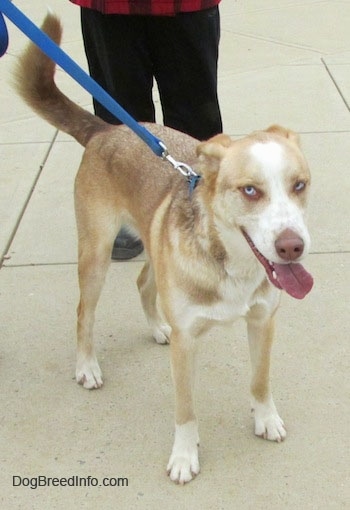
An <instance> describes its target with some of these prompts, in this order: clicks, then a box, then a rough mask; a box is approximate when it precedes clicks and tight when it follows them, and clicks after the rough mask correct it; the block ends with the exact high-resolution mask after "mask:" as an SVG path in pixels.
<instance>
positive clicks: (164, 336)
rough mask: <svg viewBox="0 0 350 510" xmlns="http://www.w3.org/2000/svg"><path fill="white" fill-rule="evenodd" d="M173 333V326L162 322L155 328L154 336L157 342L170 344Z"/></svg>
mask: <svg viewBox="0 0 350 510" xmlns="http://www.w3.org/2000/svg"><path fill="white" fill-rule="evenodd" d="M170 334H171V327H170V326H169V325H168V324H160V325H159V326H154V328H153V338H154V339H155V341H156V342H157V344H168V343H169V338H170Z"/></svg>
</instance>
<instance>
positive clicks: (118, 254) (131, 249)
mask: <svg viewBox="0 0 350 510" xmlns="http://www.w3.org/2000/svg"><path fill="white" fill-rule="evenodd" d="M142 252H143V244H142V241H141V240H140V239H137V238H135V237H133V236H132V235H131V234H129V233H128V232H127V231H126V230H125V229H123V228H122V229H121V230H120V232H119V234H118V235H117V237H116V239H115V241H114V245H113V249H112V259H113V260H128V259H133V258H134V257H137V255H140V253H142Z"/></svg>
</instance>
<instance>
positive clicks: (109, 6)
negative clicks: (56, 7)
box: [70, 0, 220, 16]
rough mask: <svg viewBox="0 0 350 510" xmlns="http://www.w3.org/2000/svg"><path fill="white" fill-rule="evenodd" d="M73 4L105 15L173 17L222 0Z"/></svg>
mask: <svg viewBox="0 0 350 510" xmlns="http://www.w3.org/2000/svg"><path fill="white" fill-rule="evenodd" d="M70 1H71V2H73V4H77V5H80V6H81V7H87V8H89V9H95V10H96V11H100V12H103V13H104V14H151V15H154V16H173V15H175V14H177V13H178V12H195V11H202V10H204V9H209V8H210V7H214V6H215V5H218V4H219V3H220V0H70Z"/></svg>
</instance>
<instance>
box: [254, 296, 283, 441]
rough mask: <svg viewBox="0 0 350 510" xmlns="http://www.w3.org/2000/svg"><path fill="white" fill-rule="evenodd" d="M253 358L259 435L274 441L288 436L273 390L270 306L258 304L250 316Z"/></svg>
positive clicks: (255, 411)
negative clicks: (271, 381) (271, 377)
mask: <svg viewBox="0 0 350 510" xmlns="http://www.w3.org/2000/svg"><path fill="white" fill-rule="evenodd" d="M246 320H247V326H248V339H249V348H250V358H251V364H252V380H251V394H252V408H253V410H254V419H255V434H256V435H257V436H260V437H263V438H264V439H269V440H271V441H277V442H280V441H283V439H284V438H285V437H286V430H285V428H284V423H283V421H282V419H281V418H280V417H279V415H278V412H277V409H276V406H275V404H274V401H273V398H272V393H271V389H270V354H271V347H272V342H273V335H274V321H273V317H271V316H270V315H269V314H268V312H267V310H266V308H264V307H262V306H259V305H256V306H255V307H253V308H252V309H251V311H250V312H249V314H248V316H247V317H246Z"/></svg>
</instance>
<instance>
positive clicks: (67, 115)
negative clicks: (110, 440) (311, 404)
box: [16, 15, 308, 483]
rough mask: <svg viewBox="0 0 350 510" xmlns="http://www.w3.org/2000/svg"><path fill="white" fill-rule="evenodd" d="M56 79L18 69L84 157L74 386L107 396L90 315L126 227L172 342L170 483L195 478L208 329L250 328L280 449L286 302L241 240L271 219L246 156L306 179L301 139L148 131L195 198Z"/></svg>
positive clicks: (22, 85)
mask: <svg viewBox="0 0 350 510" xmlns="http://www.w3.org/2000/svg"><path fill="white" fill-rule="evenodd" d="M44 30H45V31H46V32H47V33H48V34H49V35H50V36H51V37H53V38H54V39H55V40H56V41H57V42H59V41H60V38H61V28H60V24H59V21H58V20H57V19H56V18H55V17H53V16H52V15H49V16H48V17H47V18H46V20H45V22H44ZM54 67H55V66H54V64H53V63H52V62H51V61H50V60H49V59H48V58H47V57H45V56H44V55H43V54H42V53H41V52H40V50H38V49H37V48H36V47H35V46H33V45H30V46H29V47H28V49H27V50H26V52H25V53H24V54H23V55H22V56H21V57H20V60H19V64H18V67H17V71H16V81H17V90H18V92H19V94H20V95H21V96H22V97H23V98H24V100H25V101H26V102H27V103H28V105H29V106H30V107H31V108H33V109H34V110H35V111H36V112H37V113H38V114H39V115H41V116H42V117H44V118H45V119H46V120H48V122H50V123H52V124H53V125H54V126H56V127H57V128H59V129H61V130H63V131H65V132H66V133H69V134H70V135H72V136H73V137H75V138H76V139H77V141H78V142H79V143H81V144H82V145H84V146H85V147H86V149H85V153H84V156H83V159H82V162H81V165H80V168H79V172H78V174H77V177H76V183H75V209H76V219H77V227H78V242H79V285H80V303H79V306H78V348H77V351H78V361H77V380H78V382H79V383H81V384H83V385H84V386H85V387H86V388H98V387H100V386H101V385H102V377H101V371H100V368H99V366H98V363H97V360H96V357H95V354H94V347H93V332H92V330H93V321H94V312H95V308H96V305H97V302H98V299H99V296H100V292H101V289H102V286H103V282H104V279H105V275H106V272H107V269H108V266H109V263H110V255H111V249H112V245H113V241H114V239H115V236H116V234H117V232H118V230H119V228H120V226H121V225H122V224H124V223H127V224H129V225H131V227H132V228H133V229H135V230H137V232H138V233H139V235H140V236H141V238H142V240H143V243H144V246H145V250H146V254H147V257H148V260H147V262H146V264H145V266H144V269H143V270H142V272H141V275H140V277H139V279H138V287H139V291H140V294H141V300H142V304H143V308H144V310H145V313H146V316H147V318H148V320H149V322H150V325H151V327H152V328H153V334H154V337H155V338H156V340H157V341H158V342H160V343H165V342H168V341H169V339H170V343H171V363H172V373H173V379H174V385H175V396H176V413H175V414H176V424H177V425H176V426H177V433H176V434H177V435H176V439H175V443H174V449H173V454H172V456H171V459H170V462H169V465H168V470H169V472H170V476H171V478H172V479H173V480H174V481H178V482H180V483H184V482H186V481H189V480H190V479H191V478H192V476H193V475H195V474H197V472H198V471H199V465H198V462H197V461H196V458H197V457H196V456H198V453H197V451H196V448H197V446H196V444H197V439H198V438H197V435H196V433H193V430H196V429H195V427H196V425H195V422H196V418H195V414H194V404H193V385H194V358H195V350H196V341H195V338H196V336H198V335H199V334H200V333H201V332H203V331H205V330H206V329H207V328H208V327H209V326H210V325H211V324H214V323H217V322H231V321H232V320H234V319H235V318H237V317H239V316H245V318H246V321H247V324H248V336H249V343H250V350H251V359H252V370H253V374H252V397H253V399H254V401H255V405H256V407H257V409H258V408H259V406H260V405H263V406H265V407H264V410H266V409H268V410H269V412H270V415H271V416H270V418H269V419H270V421H271V423H272V425H271V424H270V422H269V423H267V422H266V430H265V428H263V429H262V430H261V431H260V428H259V424H258V425H257V429H256V430H259V432H257V433H259V435H263V436H264V437H267V438H268V439H273V440H277V441H280V440H282V439H283V438H284V435H285V434H284V432H283V430H284V429H283V422H282V421H281V420H280V419H279V417H278V415H277V413H275V408H274V406H273V404H271V402H272V396H271V392H270V384H269V363H270V349H271V344H272V340H273V315H274V313H275V311H276V309H277V306H278V302H279V292H278V291H277V290H276V289H275V288H274V287H272V285H271V284H270V283H269V282H268V281H267V279H266V275H265V272H264V270H263V269H262V267H261V266H260V264H259V262H258V261H257V260H256V258H255V256H254V255H253V253H252V251H251V250H250V248H249V246H248V244H247V242H246V240H245V239H244V237H243V235H242V232H241V228H242V227H243V225H242V223H241V222H242V218H247V217H250V215H254V214H258V213H259V207H260V208H261V209H263V208H264V203H263V202H261V203H260V204H254V203H253V202H249V201H248V200H247V198H246V197H244V196H243V194H242V187H244V186H249V185H253V184H254V185H256V184H258V185H259V186H262V187H264V178H263V177H262V176H261V175H260V174H259V169H258V168H255V167H253V165H252V163H251V160H250V156H249V150H250V147H252V145H253V144H255V143H257V142H262V143H267V142H269V141H273V142H276V143H278V144H279V145H280V146H282V147H284V149H285V151H286V152H287V153H288V154H291V156H290V157H291V158H292V159H293V161H299V163H298V164H296V165H294V166H293V171H292V172H293V173H292V177H290V178H292V179H294V181H295V180H296V179H297V178H299V177H300V178H302V177H305V174H308V170H307V167H306V166H305V163H304V160H303V158H302V155H301V153H300V149H299V146H298V141H297V135H295V134H294V133H292V132H291V131H289V130H287V129H285V128H281V127H279V126H273V127H270V128H269V129H267V130H266V131H263V132H257V133H253V134H252V135H250V136H248V137H245V138H243V139H241V140H236V141H233V140H232V139H231V138H230V137H229V136H227V135H218V136H217V137H214V138H212V139H211V140H209V141H208V142H202V143H199V142H197V141H196V140H194V139H192V138H191V137H189V136H187V135H185V134H183V133H179V132H176V131H174V130H172V129H170V128H166V127H163V126H158V125H152V124H147V128H148V129H150V130H151V131H152V132H153V133H154V134H155V135H156V136H158V137H159V138H161V139H162V140H163V141H164V143H165V144H166V146H167V147H168V149H169V152H170V153H171V154H172V156H173V157H174V158H176V159H177V160H179V161H183V162H185V163H187V164H190V165H192V166H193V168H194V169H195V170H196V171H197V172H199V173H200V174H201V175H202V179H201V181H200V183H199V185H198V187H197V188H196V190H195V191H194V193H193V195H192V196H191V197H190V196H189V190H188V185H187V182H186V180H185V179H184V178H183V176H181V175H180V174H178V173H177V172H175V171H174V170H173V169H172V168H171V167H170V165H169V164H168V163H167V162H164V161H162V160H161V159H159V158H157V157H156V156H155V155H154V154H153V153H152V152H151V151H150V150H149V149H148V148H147V147H146V145H145V144H144V143H143V142H142V141H140V140H139V139H138V138H137V137H136V135H134V134H133V133H132V132H130V130H129V129H128V128H127V127H125V126H117V127H112V126H110V125H107V124H106V123H104V122H103V121H102V120H100V119H98V118H97V117H95V116H93V115H92V114H90V113H89V112H86V111H84V110H83V109H81V108H80V107H79V106H77V105H75V104H74V103H72V101H70V100H69V99H68V98H67V97H66V96H64V95H63V94H62V93H61V92H60V91H59V90H58V89H57V87H56V85H55V83H54V80H53V76H54ZM291 166H292V165H291ZM294 181H293V182H294ZM266 200H268V197H266ZM257 412H258V411H257ZM274 413H275V414H274ZM262 414H263V413H262ZM278 419H279V420H280V422H281V423H282V425H281V424H280V422H278ZM264 427H265V425H264ZM275 429H276V430H277V432H276V431H275ZM191 438H192V439H191ZM193 438H195V439H193ZM194 442H195V444H194ZM183 444H185V446H183Z"/></svg>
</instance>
